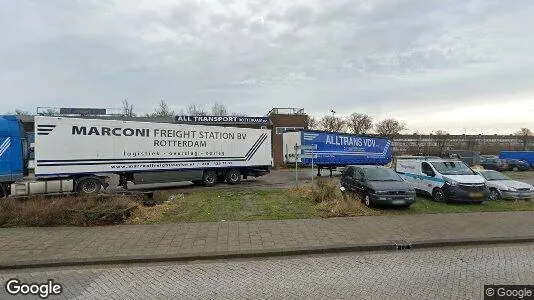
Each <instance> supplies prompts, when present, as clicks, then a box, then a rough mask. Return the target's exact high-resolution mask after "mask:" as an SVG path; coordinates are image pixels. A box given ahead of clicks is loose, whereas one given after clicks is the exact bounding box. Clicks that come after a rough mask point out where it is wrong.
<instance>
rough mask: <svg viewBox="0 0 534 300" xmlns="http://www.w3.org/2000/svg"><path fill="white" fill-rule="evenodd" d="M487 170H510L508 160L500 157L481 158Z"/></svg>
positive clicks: (481, 163)
mask: <svg viewBox="0 0 534 300" xmlns="http://www.w3.org/2000/svg"><path fill="white" fill-rule="evenodd" d="M479 165H481V166H482V167H484V169H486V170H495V171H505V170H508V164H507V163H506V161H504V160H502V159H498V158H485V157H484V158H481V159H480V163H479Z"/></svg>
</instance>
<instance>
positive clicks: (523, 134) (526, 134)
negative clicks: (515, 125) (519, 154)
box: [515, 128, 532, 151]
mask: <svg viewBox="0 0 534 300" xmlns="http://www.w3.org/2000/svg"><path fill="white" fill-rule="evenodd" d="M515 135H516V136H518V137H519V138H520V139H521V141H522V142H523V151H526V150H527V145H528V141H529V140H530V139H531V138H532V130H530V129H528V128H521V130H519V131H518V132H516V133H515Z"/></svg>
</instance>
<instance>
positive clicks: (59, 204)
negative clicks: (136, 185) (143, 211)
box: [0, 195, 137, 227]
mask: <svg viewBox="0 0 534 300" xmlns="http://www.w3.org/2000/svg"><path fill="white" fill-rule="evenodd" d="M136 207H137V203H136V201H134V200H133V198H131V197H125V196H112V197H110V196H104V195H99V196H88V197H54V198H48V197H44V196H40V197H32V198H29V199H23V200H21V199H14V198H8V199H2V200H1V202H0V226H1V227H15V226H61V225H70V226H92V225H111V224H121V223H123V222H124V221H125V220H126V219H127V218H129V217H130V215H131V214H132V212H133V210H134V209H135V208H136Z"/></svg>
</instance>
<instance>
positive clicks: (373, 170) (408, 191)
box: [341, 166, 415, 207]
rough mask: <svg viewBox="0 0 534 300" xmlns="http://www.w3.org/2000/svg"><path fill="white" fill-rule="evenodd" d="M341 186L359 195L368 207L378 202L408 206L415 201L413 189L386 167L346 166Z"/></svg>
mask: <svg viewBox="0 0 534 300" xmlns="http://www.w3.org/2000/svg"><path fill="white" fill-rule="evenodd" d="M341 186H342V187H344V188H345V189H347V190H349V191H353V192H356V193H358V194H359V195H361V197H362V199H363V201H364V203H365V205H366V206H368V207H372V206H375V205H380V204H383V205H393V206H402V207H409V206H410V205H411V204H412V203H414V202H415V190H414V189H413V188H412V187H411V186H410V185H409V184H408V183H407V182H405V181H404V180H402V178H401V177H400V176H399V175H398V174H397V173H396V172H395V171H393V170H392V169H390V168H387V167H382V166H347V167H346V168H345V171H344V172H343V175H342V176H341Z"/></svg>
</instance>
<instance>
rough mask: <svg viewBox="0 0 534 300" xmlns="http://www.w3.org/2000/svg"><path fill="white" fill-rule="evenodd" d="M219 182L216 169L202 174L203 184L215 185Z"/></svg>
mask: <svg viewBox="0 0 534 300" xmlns="http://www.w3.org/2000/svg"><path fill="white" fill-rule="evenodd" d="M216 183H217V173H215V171H204V175H202V185H204V186H214V185H215V184H216Z"/></svg>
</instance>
